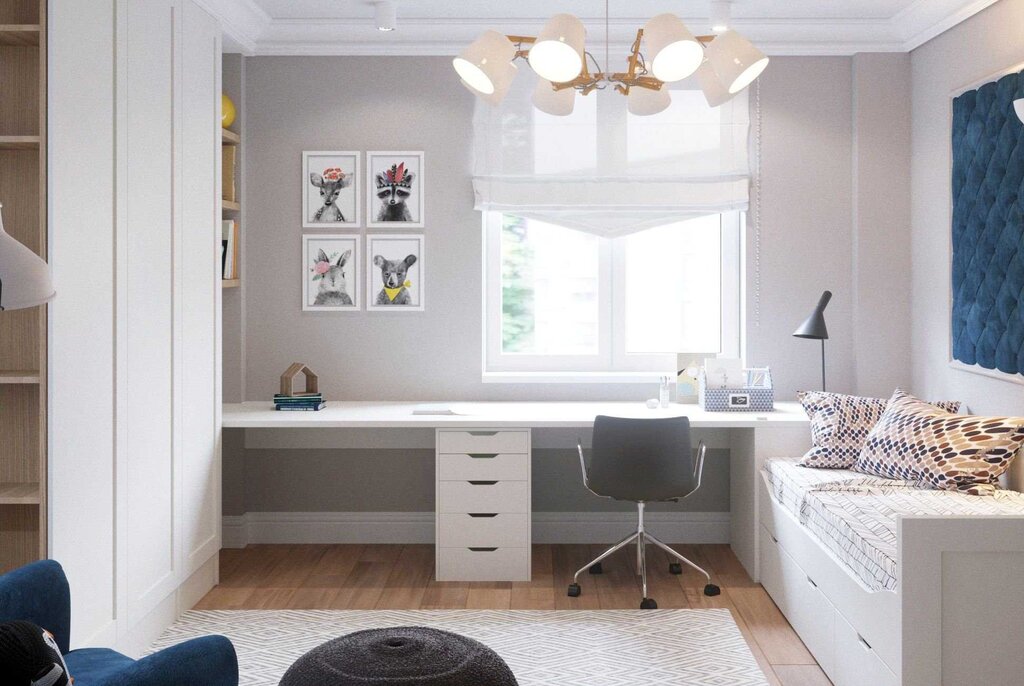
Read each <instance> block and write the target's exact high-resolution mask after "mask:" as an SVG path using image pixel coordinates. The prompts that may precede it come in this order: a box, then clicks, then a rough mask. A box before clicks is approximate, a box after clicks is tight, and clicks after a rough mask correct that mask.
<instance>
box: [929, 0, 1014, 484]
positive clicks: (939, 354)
mask: <svg viewBox="0 0 1024 686" xmlns="http://www.w3.org/2000/svg"><path fill="white" fill-rule="evenodd" d="M1021 26H1024V0H1002V2H998V3H996V4H994V5H992V6H991V7H989V8H988V9H986V10H984V11H983V12H980V13H978V14H976V15H974V16H973V17H971V18H970V19H968V20H967V21H966V22H964V23H962V24H960V25H958V26H957V27H955V28H953V29H951V30H949V31H947V32H946V33H944V34H942V35H941V36H939V37H938V38H936V39H934V40H932V41H930V42H929V43H926V44H925V45H923V46H921V47H920V48H918V49H917V50H915V51H914V52H913V53H912V54H911V65H912V70H913V101H912V104H913V113H914V116H913V159H914V164H913V206H912V211H913V215H912V216H913V230H912V245H913V258H914V260H913V360H914V365H913V370H914V385H915V386H916V387H917V389H918V391H920V392H921V393H925V394H926V397H931V398H939V397H942V398H945V397H950V398H959V399H962V400H963V401H965V402H966V403H967V404H968V405H969V406H970V408H971V410H972V411H973V412H978V413H982V414H1015V415H1019V414H1022V413H1024V386H1022V385H1020V384H1018V383H1013V382H1011V381H1007V380H1003V379H994V378H988V377H985V376H981V375H978V374H974V373H970V372H965V371H961V370H958V369H953V368H951V367H950V366H949V363H948V361H949V339H950V324H949V307H950V301H949V297H950V296H949V290H950V196H951V191H950V112H951V110H950V98H951V97H952V95H953V93H954V91H959V90H960V89H962V88H964V87H967V86H971V85H972V84H975V83H977V82H979V81H981V80H988V78H987V77H990V76H993V77H994V76H996V75H998V74H997V73H998V72H1000V71H1002V70H1007V69H1010V68H1013V67H1015V68H1016V69H1017V70H1019V69H1021V68H1024V64H1022V62H1024V42H1021V40H1020V27H1021ZM1017 463H1018V465H1021V461H1020V460H1018V461H1017ZM1022 468H1024V467H1022Z"/></svg>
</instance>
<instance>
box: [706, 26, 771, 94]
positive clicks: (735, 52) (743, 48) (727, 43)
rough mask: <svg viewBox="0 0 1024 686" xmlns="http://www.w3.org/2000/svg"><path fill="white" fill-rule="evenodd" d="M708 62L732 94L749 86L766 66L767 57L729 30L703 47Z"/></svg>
mask: <svg viewBox="0 0 1024 686" xmlns="http://www.w3.org/2000/svg"><path fill="white" fill-rule="evenodd" d="M705 53H706V54H707V56H708V62H710V63H711V67H712V68H713V69H714V70H715V73H716V74H718V78H719V80H720V81H721V82H722V83H723V84H724V85H725V87H726V90H728V91H729V93H731V94H732V95H735V94H736V93H739V92H740V91H741V90H743V89H744V88H746V87H747V86H749V85H750V84H751V83H752V82H753V81H754V79H756V78H757V77H758V76H760V75H761V72H763V71H764V70H765V67H767V66H768V58H767V57H766V56H765V54H764V53H763V52H761V51H760V50H758V49H757V48H756V47H754V44H753V43H751V42H750V41H748V40H747V39H746V38H744V37H743V36H741V35H740V34H738V33H736V32H735V31H732V30H729V31H726V32H725V33H723V34H722V35H720V36H718V37H717V38H715V40H713V41H711V43H710V44H709V45H708V46H707V48H706V49H705Z"/></svg>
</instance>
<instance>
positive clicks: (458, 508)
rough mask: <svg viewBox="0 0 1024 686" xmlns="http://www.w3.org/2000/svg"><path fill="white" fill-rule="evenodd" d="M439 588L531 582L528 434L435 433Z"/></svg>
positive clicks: (505, 431) (523, 431)
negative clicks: (460, 583) (458, 584)
mask: <svg viewBox="0 0 1024 686" xmlns="http://www.w3.org/2000/svg"><path fill="white" fill-rule="evenodd" d="M436 544H437V570H436V571H437V579H438V581H529V579H530V431H529V430H528V429H501V430H487V429H472V430H469V429H438V430H437V538H436Z"/></svg>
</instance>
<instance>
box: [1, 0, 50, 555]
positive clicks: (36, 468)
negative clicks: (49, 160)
mask: <svg viewBox="0 0 1024 686" xmlns="http://www.w3.org/2000/svg"><path fill="white" fill-rule="evenodd" d="M0 84H3V91H4V94H3V97H0V203H2V204H3V210H2V212H3V219H4V228H5V230H6V231H7V233H9V234H10V235H11V236H13V237H14V238H16V239H17V240H18V241H20V242H21V243H23V244H25V245H26V246H28V247H29V248H30V249H31V250H33V251H34V252H35V253H36V254H38V255H41V256H43V257H44V258H45V257H46V254H47V251H46V0H5V2H3V3H0ZM46 457H47V449H46V306H45V305H43V306H41V307H33V308H28V309H23V310H11V311H6V312H0V573H3V572H6V571H8V570H10V569H13V568H15V567H18V566H21V565H23V564H26V563H28V562H31V561H33V560H38V559H40V558H43V557H45V556H46V552H47V551H46V544H47V541H46Z"/></svg>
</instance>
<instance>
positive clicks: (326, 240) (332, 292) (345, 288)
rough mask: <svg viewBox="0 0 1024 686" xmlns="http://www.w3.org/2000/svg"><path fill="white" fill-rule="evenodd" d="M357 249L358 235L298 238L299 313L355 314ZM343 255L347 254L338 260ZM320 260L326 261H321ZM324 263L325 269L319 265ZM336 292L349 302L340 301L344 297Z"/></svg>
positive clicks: (358, 302) (358, 273) (359, 288)
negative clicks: (300, 301)
mask: <svg viewBox="0 0 1024 686" xmlns="http://www.w3.org/2000/svg"><path fill="white" fill-rule="evenodd" d="M361 246H362V236H360V235H359V234H305V235H303V236H302V310H303V311H304V312H358V311H360V310H361V309H362V299H363V298H362V295H363V294H362V291H363V281H362V273H361V269H362V253H361ZM321 252H322V253H323V254H322V255H321V254H320V253H321ZM346 252H348V253H349V256H348V257H347V258H345V259H342V258H343V257H344V256H345V253H346ZM324 257H326V258H327V259H326V260H323V259H322V258H324ZM324 262H326V265H327V266H326V267H325V266H322V265H323V263H324ZM338 269H341V278H342V280H343V283H342V285H341V286H340V288H339V287H338V286H339V284H338V278H337V276H336V275H337V273H338V271H337V270H338ZM327 279H330V281H328V280H327ZM339 292H340V293H341V294H343V295H347V296H348V299H349V300H350V302H347V303H346V302H344V298H343V297H339V296H338V295H337V294H338V293H339ZM318 301H320V302H318Z"/></svg>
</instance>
